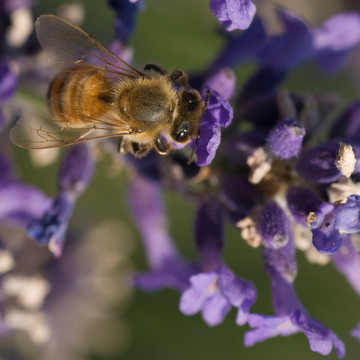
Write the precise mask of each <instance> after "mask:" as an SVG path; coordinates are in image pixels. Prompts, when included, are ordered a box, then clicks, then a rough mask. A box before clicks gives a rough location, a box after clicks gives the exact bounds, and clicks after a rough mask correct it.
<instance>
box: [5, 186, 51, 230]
mask: <svg viewBox="0 0 360 360" xmlns="http://www.w3.org/2000/svg"><path fill="white" fill-rule="evenodd" d="M0 199H1V202H0V219H6V218H7V217H12V216H16V217H19V215H21V216H20V217H21V218H24V219H27V220H26V222H25V225H26V223H27V222H28V221H29V219H34V218H38V217H40V216H41V215H42V214H43V213H44V211H45V210H46V209H47V208H48V206H49V204H50V199H49V198H47V197H46V196H45V195H44V194H43V193H42V192H40V191H39V190H38V189H36V188H34V187H32V186H29V185H25V184H20V183H9V184H6V185H3V186H1V187H0Z"/></svg>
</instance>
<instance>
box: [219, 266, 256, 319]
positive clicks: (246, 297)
mask: <svg viewBox="0 0 360 360" xmlns="http://www.w3.org/2000/svg"><path fill="white" fill-rule="evenodd" d="M219 286H220V288H221V291H222V293H223V294H224V296H225V297H226V298H227V299H228V300H229V302H230V303H231V305H232V306H234V307H236V308H238V309H239V310H238V314H237V318H236V323H237V324H238V325H244V324H245V323H246V321H247V317H248V314H249V311H250V308H251V306H252V305H253V304H254V303H255V301H256V297H257V291H256V288H255V286H254V285H253V283H252V282H250V281H246V280H243V279H242V278H240V277H238V276H236V275H235V274H234V273H233V272H232V271H231V270H230V269H229V268H227V267H226V266H223V267H222V268H221V270H220V276H219Z"/></svg>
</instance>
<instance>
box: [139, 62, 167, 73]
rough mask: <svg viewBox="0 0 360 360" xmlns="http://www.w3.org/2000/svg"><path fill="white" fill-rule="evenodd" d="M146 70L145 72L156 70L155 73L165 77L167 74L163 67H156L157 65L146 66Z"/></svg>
mask: <svg viewBox="0 0 360 360" xmlns="http://www.w3.org/2000/svg"><path fill="white" fill-rule="evenodd" d="M144 70H145V71H150V70H154V71H155V72H157V73H159V74H162V75H165V74H166V70H165V69H163V68H162V67H160V66H158V65H155V64H146V65H145V66H144Z"/></svg>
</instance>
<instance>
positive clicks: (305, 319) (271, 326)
mask: <svg viewBox="0 0 360 360" xmlns="http://www.w3.org/2000/svg"><path fill="white" fill-rule="evenodd" d="M294 250H295V249H294V243H293V240H292V239H291V240H290V241H289V242H288V244H287V245H286V246H284V247H283V248H281V249H277V250H276V249H270V248H264V250H263V256H264V262H265V269H266V272H267V273H268V275H269V276H270V283H271V290H272V299H273V307H274V312H275V316H267V315H266V316H264V315H263V316H261V315H257V314H250V315H249V317H248V324H249V326H250V327H251V328H254V329H255V330H250V331H248V332H247V333H246V334H245V340H244V341H245V345H246V346H252V345H253V344H255V343H256V342H259V341H263V340H266V339H268V338H270V337H274V336H278V335H281V336H287V335H291V334H294V333H296V332H299V331H301V332H303V333H304V335H305V336H306V337H307V338H308V340H309V344H310V348H311V350H313V351H316V352H319V353H320V354H322V355H328V354H329V353H330V352H331V350H332V348H333V347H334V348H335V350H336V353H337V355H338V357H339V358H342V357H343V356H344V355H345V347H344V344H343V343H342V341H341V340H340V339H339V338H338V337H337V336H336V335H335V334H334V333H333V332H332V331H331V330H329V329H327V328H326V327H324V326H323V325H322V324H321V323H320V322H319V321H318V320H316V319H313V318H311V317H310V316H309V314H308V313H307V312H306V310H305V309H304V307H303V306H302V305H301V303H300V301H299V300H298V298H297V295H296V293H295V290H294V288H293V285H292V282H293V280H294V278H295V272H296V263H295V258H294Z"/></svg>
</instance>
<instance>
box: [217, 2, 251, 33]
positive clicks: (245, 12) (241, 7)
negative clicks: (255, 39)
mask: <svg viewBox="0 0 360 360" xmlns="http://www.w3.org/2000/svg"><path fill="white" fill-rule="evenodd" d="M210 10H211V12H212V13H213V14H214V15H215V16H216V18H217V19H218V20H219V22H220V23H221V24H222V25H223V26H225V27H226V30H227V31H232V30H235V29H240V30H244V29H247V28H248V27H249V26H250V24H251V21H252V19H253V17H254V15H255V12H256V7H255V5H254V4H253V3H252V2H251V0H211V1H210Z"/></svg>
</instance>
